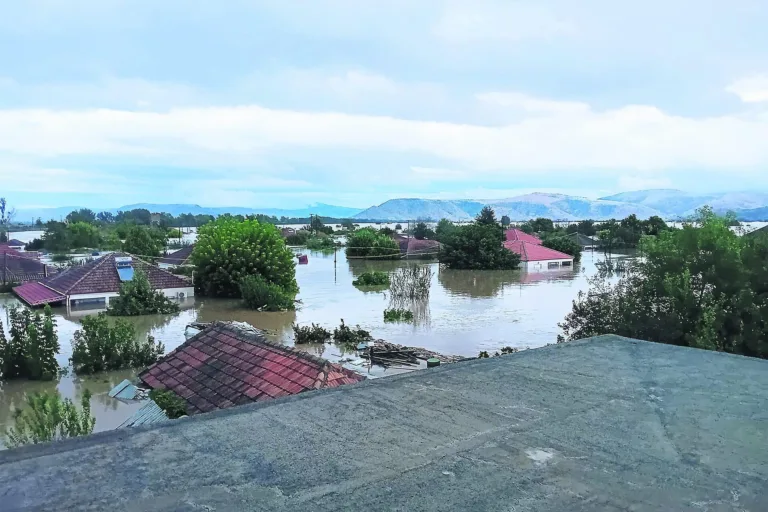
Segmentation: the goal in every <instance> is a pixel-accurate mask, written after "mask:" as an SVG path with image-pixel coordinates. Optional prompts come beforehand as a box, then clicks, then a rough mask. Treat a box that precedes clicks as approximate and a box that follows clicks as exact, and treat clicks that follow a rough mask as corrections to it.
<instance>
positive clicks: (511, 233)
mask: <svg viewBox="0 0 768 512" xmlns="http://www.w3.org/2000/svg"><path fill="white" fill-rule="evenodd" d="M504 240H505V241H506V242H527V243H529V244H536V245H541V243H542V242H541V239H540V238H539V237H537V236H534V235H529V234H528V233H526V232H525V231H523V230H521V229H517V228H511V229H507V230H506V231H505V232H504Z"/></svg>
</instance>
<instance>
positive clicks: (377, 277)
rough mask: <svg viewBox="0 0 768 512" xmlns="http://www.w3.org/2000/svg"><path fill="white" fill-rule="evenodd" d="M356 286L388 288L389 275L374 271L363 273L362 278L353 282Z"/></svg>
mask: <svg viewBox="0 0 768 512" xmlns="http://www.w3.org/2000/svg"><path fill="white" fill-rule="evenodd" d="M352 284H353V285H354V286H388V285H389V274H387V273H386V272H381V271H380V270H374V271H373V272H363V273H362V274H360V277H358V278H357V279H355V280H354V281H352Z"/></svg>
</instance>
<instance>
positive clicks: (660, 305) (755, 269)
mask: <svg viewBox="0 0 768 512" xmlns="http://www.w3.org/2000/svg"><path fill="white" fill-rule="evenodd" d="M697 220H698V226H700V227H695V226H694V225H687V226H685V227H683V229H680V230H670V231H663V232H661V233H660V234H659V235H658V236H657V237H646V238H643V240H642V242H641V248H642V251H643V254H644V258H643V259H642V260H640V261H637V262H635V263H634V264H631V265H629V266H628V267H627V269H626V270H625V272H624V275H623V277H621V279H620V280H619V281H618V282H617V283H616V284H611V283H610V282H609V281H608V279H607V278H606V276H605V275H601V276H598V277H597V278H596V279H595V280H593V282H592V283H591V287H590V289H589V291H588V292H587V293H583V292H582V293H580V294H579V297H578V299H577V300H576V301H574V304H573V310H572V311H571V313H569V314H568V316H567V317H566V319H565V321H564V322H563V323H562V324H560V326H561V328H562V329H563V334H562V336H561V337H560V340H561V341H565V340H574V339H580V338H586V337H590V336H595V335H599V334H608V333H613V334H619V335H622V336H628V337H633V338H639V339H644V340H650V341H656V342H660V343H669V344H673V345H682V346H689V347H699V348H705V349H710V350H718V351H724V352H730V353H735V354H743V355H748V356H755V357H762V358H767V357H768V239H766V238H762V237H738V236H736V235H735V234H734V233H732V232H731V230H730V229H729V228H728V224H729V220H728V219H724V218H722V217H717V216H715V215H714V214H713V213H712V212H711V210H708V209H707V210H702V211H701V212H700V214H699V218H698V219H697Z"/></svg>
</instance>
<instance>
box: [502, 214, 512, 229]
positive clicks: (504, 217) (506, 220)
mask: <svg viewBox="0 0 768 512" xmlns="http://www.w3.org/2000/svg"><path fill="white" fill-rule="evenodd" d="M511 222H512V221H511V220H510V218H509V215H502V216H501V227H503V228H507V227H509V224H510V223H511Z"/></svg>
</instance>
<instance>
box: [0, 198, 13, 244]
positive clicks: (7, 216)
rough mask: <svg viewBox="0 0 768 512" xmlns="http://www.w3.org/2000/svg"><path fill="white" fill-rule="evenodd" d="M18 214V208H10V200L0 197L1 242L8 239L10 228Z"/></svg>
mask: <svg viewBox="0 0 768 512" xmlns="http://www.w3.org/2000/svg"><path fill="white" fill-rule="evenodd" d="M15 216H16V210H15V209H13V208H8V202H7V201H6V200H5V198H4V197H0V242H7V241H8V228H9V226H10V224H11V223H12V222H13V218H14V217H15Z"/></svg>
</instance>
